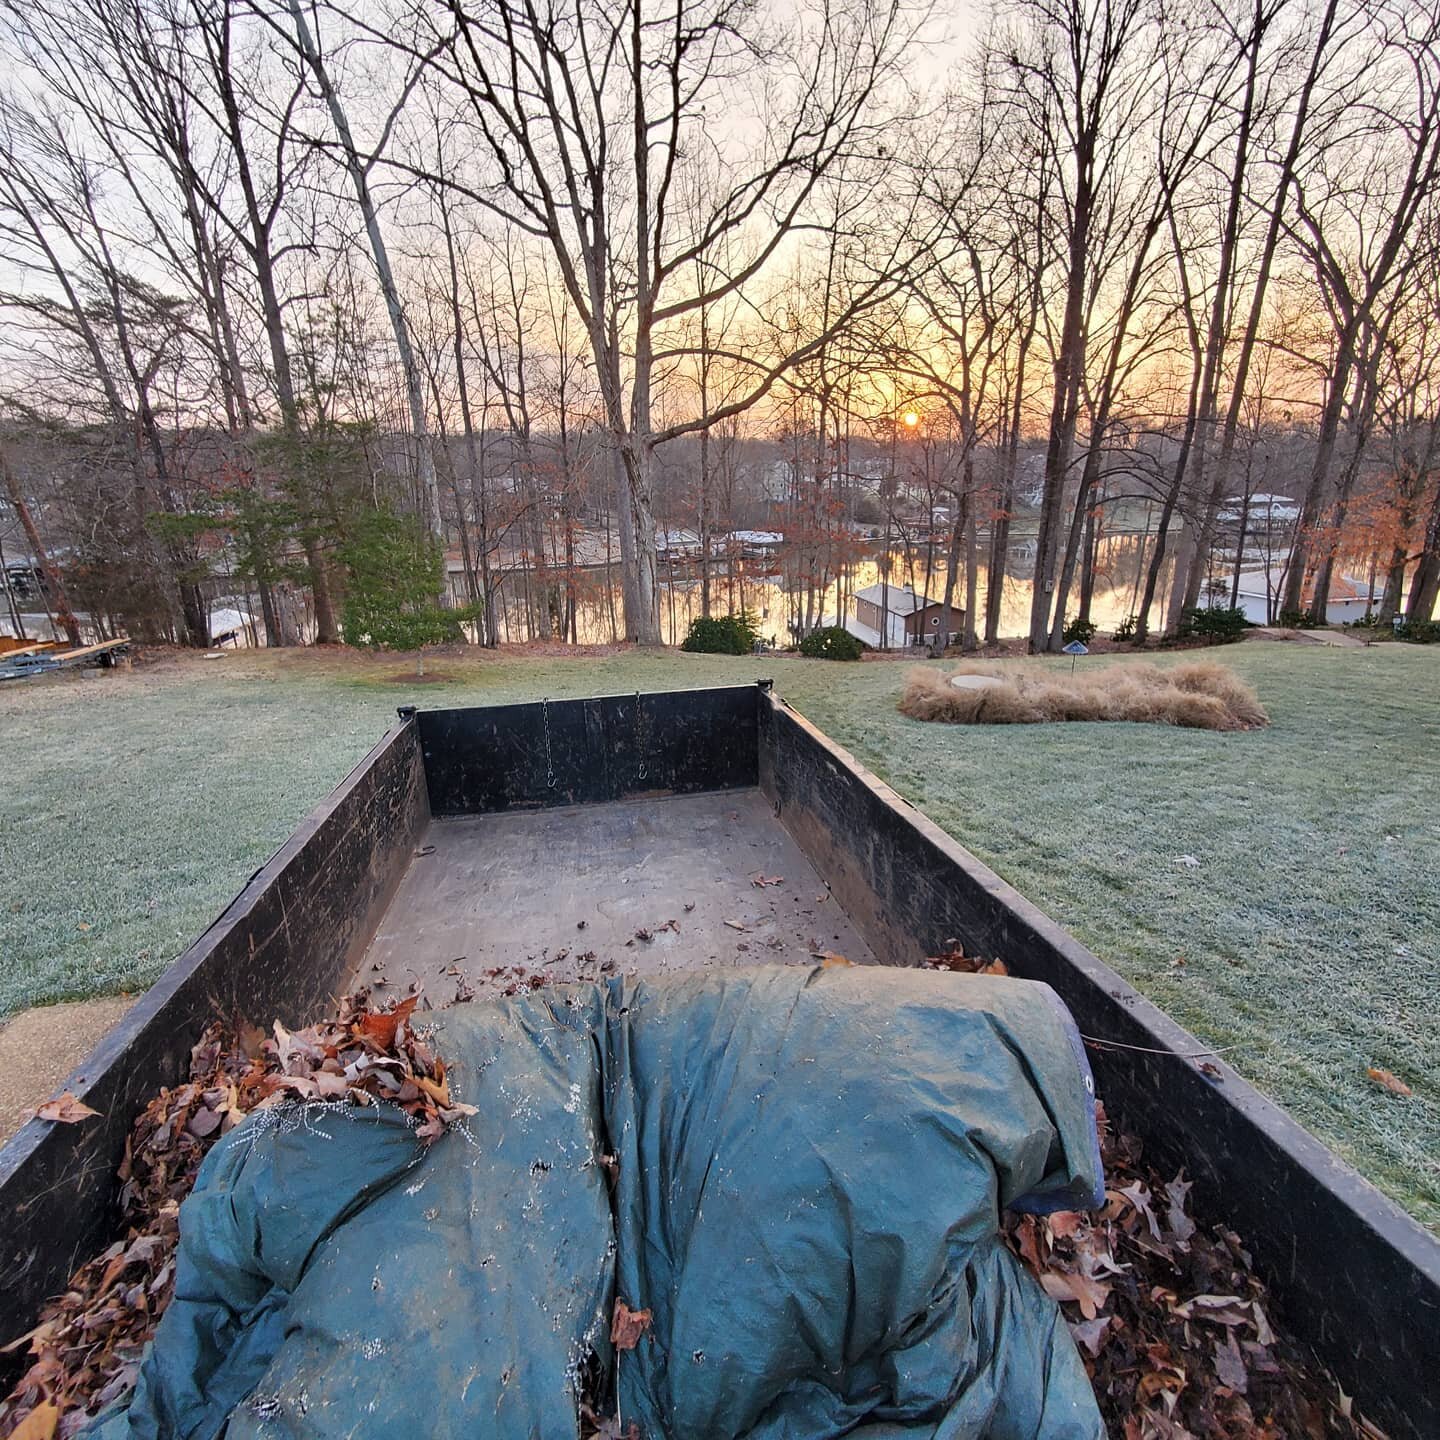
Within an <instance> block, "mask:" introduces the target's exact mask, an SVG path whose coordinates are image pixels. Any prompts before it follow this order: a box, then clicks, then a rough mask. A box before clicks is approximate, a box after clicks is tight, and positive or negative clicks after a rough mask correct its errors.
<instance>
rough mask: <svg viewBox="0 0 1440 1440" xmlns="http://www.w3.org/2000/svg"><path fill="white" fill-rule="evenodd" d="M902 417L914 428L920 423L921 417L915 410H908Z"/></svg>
mask: <svg viewBox="0 0 1440 1440" xmlns="http://www.w3.org/2000/svg"><path fill="white" fill-rule="evenodd" d="M900 418H901V419H902V420H903V421H904V422H905V424H906V425H908V426H909V427H910V429H912V430H913V429H914V428H915V427H916V426H917V425H918V424H919V423H920V417H919V416H918V415H917V414H916V413H915V412H914V411H913V410H907V411H906V412H905V413H904V414H903V415H902V416H901V417H900Z"/></svg>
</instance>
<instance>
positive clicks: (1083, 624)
mask: <svg viewBox="0 0 1440 1440" xmlns="http://www.w3.org/2000/svg"><path fill="white" fill-rule="evenodd" d="M1099 628H1100V627H1099V626H1098V625H1097V624H1096V623H1095V622H1094V621H1093V620H1082V619H1081V618H1080V616H1078V615H1077V616H1076V617H1075V618H1074V619H1073V620H1067V621H1066V622H1065V628H1064V629H1063V630H1062V631H1061V632H1060V638H1061V639H1062V640H1063V641H1064V642H1065V643H1066V644H1067V645H1073V644H1074V643H1075V642H1076V641H1077V640H1078V641H1079V642H1080V643H1081V644H1082V645H1088V644H1089V643H1090V642H1091V641H1092V640H1093V639H1094V638H1095V632H1096V631H1097V630H1098V629H1099Z"/></svg>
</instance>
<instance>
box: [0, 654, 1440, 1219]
mask: <svg viewBox="0 0 1440 1440" xmlns="http://www.w3.org/2000/svg"><path fill="white" fill-rule="evenodd" d="M1211 653H1213V654H1214V655H1216V657H1217V658H1221V659H1223V660H1224V661H1226V662H1227V663H1229V664H1231V665H1233V666H1234V668H1235V669H1236V670H1237V671H1239V672H1240V673H1241V674H1243V675H1244V676H1245V677H1246V678H1247V679H1248V680H1250V682H1251V683H1252V684H1253V685H1254V686H1255V687H1256V689H1257V690H1258V692H1259V694H1260V696H1261V699H1262V700H1263V701H1264V703H1265V704H1266V705H1267V706H1268V707H1269V709H1270V712H1271V716H1272V719H1273V722H1274V723H1273V724H1272V726H1271V727H1270V728H1269V729H1268V730H1265V731H1261V732H1255V733H1251V734H1239V735H1217V734H1208V733H1202V732H1196V731H1181V730H1170V729H1166V728H1163V727H1159V726H1137V725H1068V726H1065V725H1057V726H1031V727H1013V728H995V729H986V728H958V727H947V726H940V725H926V724H923V723H920V722H917V721H912V720H908V719H906V718H905V717H903V716H901V715H900V714H899V713H898V712H897V711H896V709H895V701H896V699H897V697H898V695H899V691H900V688H901V686H902V684H903V681H904V676H905V672H906V668H907V667H906V666H904V665H903V664H887V663H869V664H863V665H836V664H829V663H827V662H824V661H800V660H777V659H767V660H752V659H748V658H745V659H731V658H728V657H711V656H689V655H681V654H678V653H675V652H668V653H662V654H654V655H636V654H617V655H609V656H602V657H599V658H587V659H552V658H540V657H535V656H515V655H506V656H502V657H500V658H487V659H484V660H468V659H467V660H454V661H452V660H450V659H445V660H442V661H438V662H436V663H437V664H439V665H440V666H441V668H443V669H446V670H449V671H452V672H453V673H454V679H453V680H452V681H450V682H448V683H438V684H430V685H426V686H423V687H421V686H418V685H409V684H404V683H401V684H396V683H393V682H392V681H391V680H390V679H389V678H387V677H389V676H391V675H393V674H394V673H395V672H396V671H397V670H401V669H403V668H404V662H401V661H396V660H392V661H389V662H374V663H370V662H362V661H360V660H358V659H355V658H352V657H322V656H313V655H300V654H293V655H287V656H259V657H253V658H245V659H241V658H231V659H228V660H225V661H216V662H213V663H207V662H204V661H201V660H189V661H185V662H182V663H178V664H166V665H162V666H159V667H156V668H154V669H151V670H143V671H141V672H138V673H137V674H135V675H132V676H128V677H120V678H117V679H113V680H106V679H102V680H89V681H79V680H72V681H68V682H65V683H31V682H26V683H25V684H24V685H20V684H16V685H11V686H7V687H6V688H5V689H4V690H0V756H3V774H0V875H3V877H4V885H3V894H4V901H3V905H0V1013H7V1012H9V1011H10V1010H13V1009H16V1008H19V1007H22V1006H25V1005H32V1004H39V1003H44V1002H47V1001H53V1000H59V999H65V998H72V997H77V996H84V995H93V994H100V993H105V992H108V991H115V990H122V989H134V988H138V987H143V986H144V985H145V984H147V983H149V982H150V981H152V980H153V979H154V978H155V976H156V975H157V974H158V973H159V972H160V970H161V969H162V968H163V966H164V965H165V963H166V962H167V961H168V960H169V959H171V958H172V957H173V956H174V955H175V954H177V953H178V952H179V951H180V950H181V949H183V948H184V946H185V945H186V944H187V943H188V942H189V940H191V939H192V938H193V937H194V936H195V935H196V934H197V933H198V932H199V931H200V930H201V929H202V928H203V927H204V925H205V924H206V923H207V922H208V921H209V920H210V919H211V918H213V916H214V915H215V914H216V912H217V911H218V910H219V909H220V908H221V907H222V906H223V905H224V903H225V902H226V901H227V900H228V899H229V897H230V896H231V895H232V894H233V893H234V892H235V890H236V889H237V888H238V887H239V886H240V885H241V884H242V883H243V882H244V880H245V879H246V878H247V877H248V876H249V874H250V873H251V871H252V870H253V869H254V868H255V867H256V866H257V865H258V864H260V863H261V861H263V859H264V858H265V856H266V855H267V854H268V853H269V852H270V851H271V850H272V849H273V848H274V847H275V846H276V845H277V844H279V843H280V842H281V841H282V840H283V839H284V838H285V837H286V836H287V835H288V834H289V833H290V830H291V829H292V828H293V826H294V824H295V822H296V821H297V820H298V819H299V818H300V817H301V816H302V815H303V814H304V813H305V812H306V811H307V810H308V809H309V808H310V807H311V806H312V805H313V804H314V803H315V802H316V801H317V800H318V799H319V798H320V797H321V796H322V795H323V794H324V793H325V792H326V791H327V790H328V789H329V788H330V787H331V786H332V785H334V784H335V783H336V782H337V781H338V780H339V779H340V778H341V777H342V776H343V775H344V774H345V773H346V772H347V771H348V770H349V769H350V768H351V767H352V766H353V765H354V764H355V762H356V761H357V760H358V759H359V758H360V756H361V755H362V754H363V753H364V751H365V749H366V748H367V746H368V745H369V744H371V743H372V742H373V741H374V740H375V739H377V738H378V737H379V735H380V734H381V733H382V732H383V730H384V728H385V727H386V725H387V724H388V723H389V721H390V720H391V718H392V717H393V715H394V707H395V706H396V705H397V704H399V703H404V702H408V701H417V702H418V703H420V704H422V705H425V704H429V705H435V704H456V703H489V702H502V701H509V700H517V699H530V698H538V697H540V696H542V695H550V696H565V695H582V694H599V693H606V692H611V691H630V690H636V689H641V690H645V689H659V688H665V687H670V686H684V685H699V684H712V683H730V682H740V681H746V680H750V679H753V678H755V677H757V676H759V675H762V674H772V675H773V676H774V677H775V680H776V683H777V687H778V688H779V690H780V691H781V693H782V694H784V695H785V696H786V697H787V698H788V699H789V700H791V701H792V702H793V703H794V704H795V705H796V706H797V708H799V709H800V710H802V711H803V712H804V713H805V714H807V715H808V716H809V717H810V718H811V719H813V720H814V721H815V722H816V723H817V724H819V725H820V726H821V728H822V729H824V730H825V731H826V732H827V733H829V734H830V735H831V736H833V737H834V738H835V739H836V740H837V741H839V742H840V743H841V744H842V745H845V746H846V747H847V748H849V749H850V750H852V751H853V752H855V754H856V755H857V756H858V757H859V758H860V759H861V760H862V761H863V762H864V763H865V764H867V765H869V766H870V767H871V768H873V769H874V770H876V771H877V772H879V773H880V774H881V775H882V776H884V778H885V779H887V780H888V781H890V783H891V784H893V785H894V786H895V787H896V788H897V789H898V790H899V791H900V792H901V793H902V794H904V795H905V796H906V797H907V798H908V799H910V800H912V801H914V802H915V803H916V804H917V805H918V806H920V807H921V808H922V809H923V810H924V811H925V812H926V813H927V814H929V815H931V816H932V817H933V818H934V819H935V820H936V821H938V822H939V823H940V824H941V825H943V826H944V827H945V828H946V829H947V830H949V831H950V832H951V833H952V834H953V835H955V836H956V837H957V838H958V839H960V840H961V841H962V842H963V843H964V844H966V845H967V846H969V847H970V848H971V849H972V850H974V851H975V852H976V853H977V854H978V855H980V856H981V857H982V858H983V859H984V860H986V861H987V862H988V863H989V864H991V865H993V866H994V867H995V869H997V870H998V871H999V872H1000V873H1001V874H1002V875H1004V876H1005V878H1006V879H1008V880H1010V881H1011V882H1012V883H1013V884H1015V885H1016V886H1017V887H1018V888H1019V889H1021V890H1022V891H1024V892H1025V894H1027V895H1028V896H1030V897H1031V898H1032V899H1033V900H1035V901H1036V902H1037V903H1038V904H1039V905H1040V906H1041V907H1042V908H1044V909H1045V910H1047V911H1048V912H1049V913H1050V914H1052V915H1053V916H1054V917H1055V918H1056V919H1057V920H1059V921H1060V922H1061V923H1062V924H1063V925H1065V926H1066V927H1067V928H1069V929H1070V930H1071V931H1072V932H1073V933H1074V934H1075V935H1077V936H1078V937H1079V938H1080V939H1081V940H1083V941H1084V942H1085V943H1086V944H1088V945H1090V946H1091V947H1092V948H1093V949H1095V950H1096V951H1097V952H1098V953H1099V954H1100V955H1101V956H1102V957H1103V958H1104V959H1105V960H1107V961H1108V962H1109V963H1110V964H1111V965H1113V966H1114V967H1115V968H1116V969H1117V970H1119V971H1120V972H1121V974H1123V975H1124V976H1125V977H1126V978H1127V979H1129V980H1130V981H1132V982H1133V983H1134V984H1135V985H1137V986H1138V987H1139V988H1140V989H1141V990H1142V991H1144V992H1145V993H1146V994H1147V995H1149V996H1150V997H1151V998H1152V999H1154V1000H1156V1001H1157V1002H1158V1003H1159V1004H1161V1005H1162V1006H1164V1007H1165V1008H1166V1009H1167V1010H1168V1011H1169V1012H1170V1013H1171V1014H1172V1015H1174V1016H1175V1017H1176V1019H1178V1020H1179V1021H1180V1022H1181V1023H1182V1024H1184V1025H1186V1026H1188V1027H1189V1028H1190V1029H1191V1030H1193V1031H1194V1032H1195V1033H1196V1034H1198V1035H1199V1036H1201V1037H1202V1038H1203V1039H1204V1041H1205V1042H1206V1043H1207V1044H1211V1045H1215V1046H1232V1045H1233V1046H1238V1047H1240V1048H1238V1049H1235V1050H1233V1051H1231V1052H1230V1053H1229V1055H1228V1057H1227V1058H1229V1059H1231V1060H1232V1061H1233V1062H1234V1064H1235V1065H1236V1067H1237V1068H1238V1069H1239V1070H1240V1071H1242V1073H1244V1074H1246V1075H1247V1076H1248V1077H1249V1078H1250V1079H1252V1080H1254V1081H1255V1083H1256V1084H1258V1085H1259V1086H1260V1087H1261V1088H1262V1089H1263V1090H1265V1091H1266V1092H1267V1093H1269V1094H1270V1095H1271V1096H1273V1097H1274V1098H1275V1099H1276V1100H1278V1101H1280V1102H1281V1103H1282V1104H1283V1105H1285V1106H1286V1107H1287V1108H1288V1109H1289V1110H1290V1111H1291V1112H1292V1113H1293V1114H1294V1115H1295V1116H1296V1118H1297V1119H1299V1120H1300V1121H1301V1123H1302V1124H1304V1125H1306V1126H1307V1127H1308V1128H1309V1129H1311V1130H1312V1131H1313V1132H1314V1133H1316V1134H1318V1135H1319V1136H1321V1137H1322V1138H1323V1139H1324V1140H1326V1141H1327V1142H1328V1143H1329V1144H1330V1145H1332V1146H1333V1147H1334V1148H1335V1149H1336V1150H1337V1151H1339V1152H1340V1153H1341V1154H1342V1155H1343V1156H1344V1157H1345V1158H1346V1159H1348V1160H1349V1161H1351V1162H1352V1163H1353V1164H1355V1165H1356V1166H1357V1167H1358V1168H1359V1169H1360V1170H1362V1171H1363V1172H1364V1173H1365V1174H1366V1175H1368V1176H1369V1177H1370V1178H1371V1179H1372V1180H1373V1181H1375V1182H1376V1183H1377V1184H1379V1185H1380V1186H1381V1187H1382V1188H1384V1189H1386V1190H1387V1191H1389V1193H1391V1194H1392V1195H1394V1196H1395V1197H1396V1198H1397V1199H1398V1200H1399V1201H1400V1202H1401V1203H1402V1204H1404V1205H1406V1206H1407V1207H1408V1208H1409V1209H1410V1210H1411V1212H1412V1213H1413V1214H1415V1215H1416V1216H1417V1217H1418V1218H1420V1219H1421V1220H1422V1221H1424V1222H1425V1223H1427V1224H1429V1225H1431V1226H1440V1023H1437V1021H1440V998H1437V994H1440V883H1437V874H1436V857H1437V855H1440V766H1437V764H1436V758H1437V748H1440V747H1437V741H1440V654H1436V653H1434V652H1432V651H1426V650H1422V649H1418V648H1412V647H1408V646H1399V645H1387V646H1377V647H1375V648H1373V649H1367V650H1339V649H1324V648H1321V647H1319V646H1315V647H1309V646H1300V645H1278V644H1272V645H1266V644H1258V643H1257V644H1247V645H1243V646H1236V647H1231V648H1229V649H1227V650H1224V651H1218V652H1211ZM1046 663H1050V662H1046ZM1059 663H1061V664H1064V665H1068V662H1059ZM1084 663H1087V664H1104V663H1107V662H1106V661H1105V660H1104V659H1102V658H1099V657H1096V658H1094V659H1092V660H1090V661H1087V662H1084ZM1187 855H1188V856H1193V857H1195V858H1196V859H1198V860H1199V861H1200V864H1199V865H1198V866H1197V867H1191V866H1188V865H1181V864H1177V863H1176V861H1177V860H1178V859H1179V857H1181V856H1187ZM1181 959H1183V961H1184V963H1183V964H1179V963H1177V962H1178V961H1180V960H1181ZM1370 1065H1377V1066H1383V1067H1384V1068H1386V1069H1388V1070H1391V1071H1394V1072H1395V1074H1397V1075H1399V1076H1400V1077H1401V1078H1402V1079H1403V1080H1405V1081H1406V1082H1407V1083H1408V1084H1409V1085H1411V1086H1412V1087H1413V1089H1414V1095H1413V1097H1412V1098H1410V1099H1400V1098H1397V1097H1394V1096H1391V1095H1388V1094H1386V1093H1385V1092H1383V1091H1381V1090H1379V1089H1378V1088H1377V1087H1376V1086H1375V1085H1374V1084H1373V1083H1371V1082H1370V1081H1369V1080H1367V1078H1366V1075H1365V1071H1366V1067H1367V1066H1370Z"/></svg>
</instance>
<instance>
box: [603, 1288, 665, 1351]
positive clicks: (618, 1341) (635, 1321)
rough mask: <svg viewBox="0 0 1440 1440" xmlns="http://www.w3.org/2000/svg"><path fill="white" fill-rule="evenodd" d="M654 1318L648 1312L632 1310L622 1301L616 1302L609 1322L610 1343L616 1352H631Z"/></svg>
mask: <svg viewBox="0 0 1440 1440" xmlns="http://www.w3.org/2000/svg"><path fill="white" fill-rule="evenodd" d="M654 1318H655V1317H654V1315H653V1313H652V1312H651V1311H649V1310H632V1309H631V1308H630V1307H629V1306H628V1305H627V1304H626V1303H625V1302H624V1301H623V1300H616V1302H615V1312H614V1316H613V1318H612V1319H611V1321H610V1343H611V1344H612V1345H613V1346H614V1347H615V1348H616V1349H617V1350H633V1349H634V1348H635V1347H636V1346H637V1345H638V1344H639V1343H640V1337H641V1336H642V1335H643V1334H644V1333H645V1332H646V1331H647V1330H648V1329H649V1328H650V1322H651V1320H653V1319H654Z"/></svg>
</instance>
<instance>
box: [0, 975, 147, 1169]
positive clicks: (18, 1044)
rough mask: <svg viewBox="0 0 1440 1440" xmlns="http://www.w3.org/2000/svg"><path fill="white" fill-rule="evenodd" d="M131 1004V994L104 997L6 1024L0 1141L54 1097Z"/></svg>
mask: <svg viewBox="0 0 1440 1440" xmlns="http://www.w3.org/2000/svg"><path fill="white" fill-rule="evenodd" d="M134 1003H135V997H134V996H133V995H107V996H104V997H103V998H101V999H99V1000H76V1001H73V1002H70V1003H68V1004H63V1005H41V1006H37V1007H36V1008H35V1009H34V1010H22V1011H20V1013H19V1014H18V1015H12V1016H11V1017H10V1019H9V1020H7V1021H5V1023H4V1028H3V1029H0V1140H8V1139H9V1138H10V1136H12V1135H13V1134H14V1133H15V1132H16V1131H17V1130H18V1129H19V1128H20V1126H21V1125H22V1124H23V1123H24V1120H25V1116H26V1114H27V1112H28V1111H31V1110H33V1109H34V1108H35V1107H36V1106H37V1105H39V1104H40V1103H41V1102H42V1101H44V1100H48V1099H49V1098H50V1097H51V1096H52V1095H53V1094H54V1093H55V1091H56V1090H57V1089H58V1088H59V1086H60V1082H61V1081H62V1080H63V1079H64V1078H65V1077H66V1076H67V1075H68V1074H69V1073H70V1072H71V1071H72V1070H73V1069H75V1067H76V1066H77V1065H79V1064H80V1062H81V1061H82V1060H83V1059H84V1058H85V1057H86V1056H87V1055H88V1054H89V1053H90V1051H91V1050H92V1049H93V1048H94V1046H95V1044H96V1042H97V1041H98V1040H99V1039H100V1037H101V1036H102V1035H104V1034H105V1032H106V1031H107V1030H108V1029H109V1028H110V1027H111V1026H112V1025H113V1024H114V1023H115V1022H116V1021H117V1020H119V1018H120V1017H121V1016H122V1015H123V1014H124V1013H125V1012H126V1011H127V1010H128V1009H129V1008H130V1007H131V1006H132V1005H133V1004H134Z"/></svg>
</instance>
